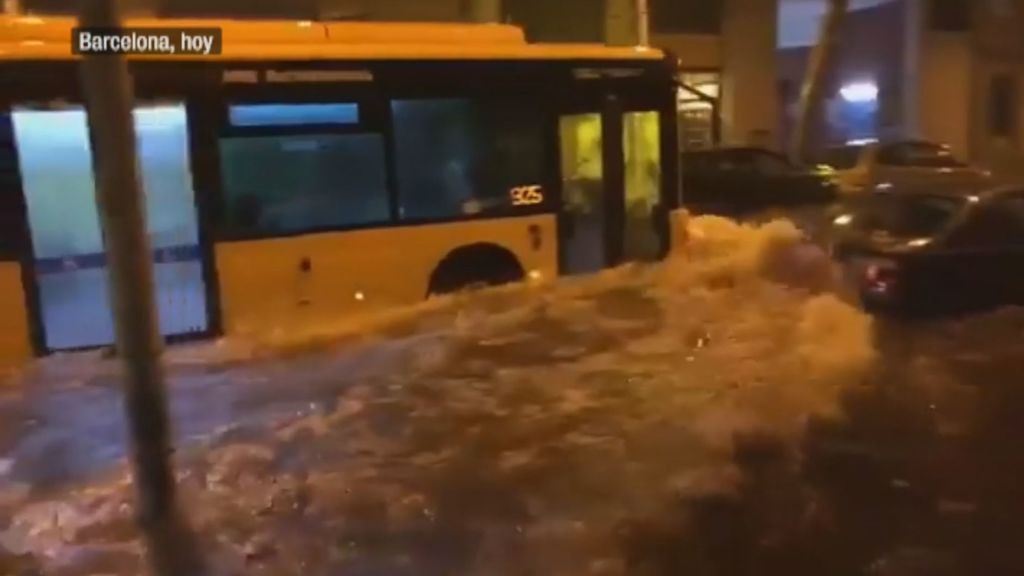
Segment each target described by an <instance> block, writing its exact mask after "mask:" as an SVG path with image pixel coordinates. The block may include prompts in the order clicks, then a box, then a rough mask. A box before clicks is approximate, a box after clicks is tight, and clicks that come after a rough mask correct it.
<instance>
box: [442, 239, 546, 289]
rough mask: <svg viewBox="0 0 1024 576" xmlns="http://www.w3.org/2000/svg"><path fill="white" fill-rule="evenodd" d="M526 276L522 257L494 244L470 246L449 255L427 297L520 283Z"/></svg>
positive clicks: (483, 243) (445, 258)
mask: <svg viewBox="0 0 1024 576" xmlns="http://www.w3.org/2000/svg"><path fill="white" fill-rule="evenodd" d="M525 277H526V272H525V270H524V269H523V265H522V264H521V263H520V262H519V258H518V257H516V255H515V254H514V253H513V252H512V251H511V250H509V249H508V248H505V247H503V246H500V245H498V244H493V243H490V242H478V243H474V244H466V245H464V246H460V247H458V248H456V249H454V250H452V251H451V252H449V253H448V254H447V255H446V256H445V257H444V258H442V259H441V261H440V262H439V263H438V264H437V266H436V267H435V268H434V271H433V272H432V273H431V274H430V284H429V286H428V288H427V297H428V298H429V297H430V296H440V295H443V294H452V293H454V292H459V291H462V290H467V289H473V288H477V287H486V286H501V285H504V284H513V283H515V282H520V281H522V280H523V279H524V278H525Z"/></svg>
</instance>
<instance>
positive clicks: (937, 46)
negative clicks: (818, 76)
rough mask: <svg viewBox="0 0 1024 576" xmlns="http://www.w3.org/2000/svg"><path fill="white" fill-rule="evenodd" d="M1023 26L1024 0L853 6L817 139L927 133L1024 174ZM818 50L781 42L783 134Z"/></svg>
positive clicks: (893, 0)
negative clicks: (1023, 122)
mask: <svg viewBox="0 0 1024 576" xmlns="http://www.w3.org/2000/svg"><path fill="white" fill-rule="evenodd" d="M1022 28H1024V0H984V1H981V0H888V1H886V2H883V3H881V4H878V5H875V6H872V7H869V8H865V9H862V10H857V11H854V12H851V13H850V14H849V15H848V17H847V19H846V22H845V24H844V28H843V31H842V36H841V38H840V48H839V53H838V55H837V58H836V61H835V65H834V66H833V68H832V70H831V77H830V78H829V80H828V83H829V89H828V91H827V93H828V94H829V96H828V99H827V105H826V111H827V113H826V115H825V117H824V118H822V119H820V122H819V123H818V125H817V126H816V129H815V131H814V132H815V134H814V136H815V141H816V143H817V144H819V145H824V144H835V143H841V142H844V141H848V140H856V139H860V138H879V137H886V136H889V135H898V136H907V137H921V138H925V139H929V140H933V141H937V142H941V143H944V144H947V145H949V146H950V147H951V148H952V149H953V150H954V151H955V152H956V153H957V154H958V155H959V156H961V157H962V158H964V159H967V160H970V161H972V162H975V163H978V164H980V165H983V166H986V167H988V168H990V169H992V170H993V171H995V172H996V173H997V174H998V175H1001V176H1003V177H1004V178H1006V179H1011V180H1024V140H1022V134H1021V116H1022V115H1024V94H1022V92H1021V85H1022V83H1024V35H1021V34H1020V30H1021V29H1022ZM809 52H810V48H809V47H790V48H783V49H781V50H780V51H779V63H778V69H779V76H780V94H781V100H782V102H783V110H782V114H781V116H782V118H783V129H782V132H783V134H786V133H787V132H788V130H789V129H791V127H792V125H793V122H794V114H795V106H796V102H797V99H798V94H799V86H800V82H801V81H802V79H803V75H804V71H805V69H806V64H807V59H808V55H809Z"/></svg>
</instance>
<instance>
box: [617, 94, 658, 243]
mask: <svg viewBox="0 0 1024 576" xmlns="http://www.w3.org/2000/svg"><path fill="white" fill-rule="evenodd" d="M622 154H623V161H624V162H625V166H624V169H623V174H624V176H625V186H624V187H623V197H624V201H625V207H624V217H625V218H624V226H623V228H624V232H623V250H622V255H623V258H624V259H625V260H627V261H641V262H650V261H654V260H657V259H658V258H659V257H660V256H661V252H662V241H661V235H660V234H659V232H658V229H659V228H658V214H659V208H660V204H661V189H662V181H661V179H662V174H661V118H660V115H659V114H658V112H657V111H653V110H650V111H640V112H625V113H624V114H623V115H622Z"/></svg>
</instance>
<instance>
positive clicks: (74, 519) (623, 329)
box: [0, 217, 875, 575]
mask: <svg viewBox="0 0 1024 576" xmlns="http://www.w3.org/2000/svg"><path fill="white" fill-rule="evenodd" d="M691 236H692V238H691V242H690V243H689V244H688V245H687V247H686V248H685V249H684V250H682V251H680V252H679V253H678V254H676V255H675V256H674V257H673V258H671V259H669V260H667V261H665V262H663V263H659V264H657V265H650V266H628V267H624V268H620V269H616V270H611V271H607V272H605V273H602V274H599V275H596V276H593V277H587V278H579V279H565V280H560V281H558V282H556V283H552V284H549V285H544V286H532V287H522V286H520V287H508V288H501V289H496V290H491V291H487V292H483V293H479V294H473V295H460V296H456V297H451V298H446V299H443V300H439V301H434V302H431V303H428V304H427V305H425V306H424V307H423V308H422V309H419V310H416V311H413V312H405V313H403V314H402V315H401V316H399V317H393V318H390V319H388V321H387V322H378V323H374V324H372V325H361V326H360V327H359V328H358V330H353V332H354V333H355V332H358V333H359V334H360V341H361V343H362V344H361V347H357V350H356V352H358V354H360V355H362V356H361V357H362V358H366V357H372V358H373V359H374V360H373V363H374V364H375V367H374V369H373V370H364V369H360V370H354V369H350V368H351V366H353V364H352V363H351V362H352V354H354V353H355V352H353V351H352V350H351V349H349V348H346V347H341V348H339V349H337V350H319V351H317V352H315V353H314V354H315V357H310V358H304V357H293V358H282V359H276V360H267V361H266V367H267V370H270V372H268V373H272V374H274V375H275V377H274V378H272V379H266V378H264V379H260V378H255V377H254V371H255V370H257V368H253V367H234V368H228V369H227V371H226V372H223V373H221V374H220V378H221V379H222V380H224V381H226V382H228V383H230V384H232V385H231V386H225V387H224V392H223V393H224V394H231V395H233V398H236V399H237V400H234V401H233V402H234V403H235V404H244V402H245V400H246V399H247V398H250V397H252V396H259V395H261V394H265V393H266V390H267V389H269V388H273V389H274V390H275V392H274V394H276V395H280V397H287V391H288V390H293V391H294V393H293V395H292V396H293V397H290V398H288V401H289V406H294V404H295V400H296V398H295V397H294V396H296V395H302V396H303V397H305V396H306V395H308V396H309V400H310V401H309V402H308V404H303V405H304V406H305V408H304V409H302V410H293V409H291V408H290V409H289V410H288V411H283V412H280V413H273V412H272V411H268V412H261V413H260V414H261V415H262V414H267V416H266V417H265V418H261V419H260V421H259V422H258V423H257V424H251V425H249V426H247V427H246V430H245V432H244V434H241V433H238V432H237V431H236V430H232V429H231V428H230V427H225V426H226V425H229V424H230V422H223V423H222V424H223V425H225V426H220V427H217V428H216V429H217V430H219V431H220V432H218V433H213V432H212V431H211V433H210V434H207V435H205V436H202V437H197V439H196V440H195V441H194V442H192V443H191V444H190V445H187V446H183V447H182V449H181V450H180V453H179V462H178V464H179V475H180V482H181V494H182V500H183V504H184V507H185V510H186V511H187V513H188V514H189V516H190V518H191V520H192V522H193V524H194V525H195V527H196V529H197V530H198V531H199V532H200V533H201V534H202V535H203V540H204V542H207V548H208V556H209V557H210V558H212V559H213V560H214V562H215V563H216V565H217V566H218V568H219V569H220V570H221V571H222V572H223V573H259V574H308V573H351V574H370V573H374V574H378V573H388V574H434V573H458V574H481V575H482V574H488V575H493V574H511V573H526V572H531V571H534V572H537V573H546V574H620V573H625V572H624V571H625V565H626V564H625V563H626V559H625V557H624V552H623V551H622V548H621V546H620V542H619V540H618V538H619V537H618V536H617V535H618V534H619V527H620V526H621V525H622V522H623V521H625V520H626V519H628V518H631V517H636V516H643V515H650V514H657V513H658V511H659V510H661V509H663V508H664V507H665V506H666V505H667V503H669V502H672V501H674V499H675V498H678V497H679V496H680V495H681V494H700V493H706V492H709V491H721V490H728V489H729V487H730V486H731V485H733V484H734V483H735V482H736V479H737V475H736V471H735V470H734V468H733V464H732V459H731V447H732V441H733V438H734V437H735V436H736V435H737V434H738V433H744V432H749V431H755V432H756V431H759V430H767V431H770V432H771V433H772V434H775V435H780V436H783V437H795V436H796V435H797V434H799V433H800V431H801V429H802V426H803V423H804V422H805V420H806V419H807V417H808V416H810V415H812V414H822V413H830V412H832V411H835V410H836V408H837V403H838V396H839V394H840V392H841V391H842V390H843V389H844V388H846V387H849V386H851V385H854V384H856V383H858V382H859V381H860V380H861V379H862V378H863V377H864V375H865V374H866V373H867V372H868V371H869V370H870V369H871V368H872V365H873V363H874V359H875V352H874V350H873V348H872V321H871V320H870V319H869V318H868V317H867V316H865V315H864V314H862V313H861V312H859V311H858V310H856V309H854V308H852V307H850V306H848V305H847V304H845V303H843V302H842V301H841V300H840V299H839V298H837V297H836V296H835V295H834V288H835V286H836V283H835V280H834V278H835V274H834V271H833V268H832V265H831V263H830V262H829V260H828V258H827V257H825V256H824V255H823V254H821V253H820V251H817V250H813V249H810V248H808V247H806V246H805V245H804V244H803V243H802V241H801V235H800V233H799V231H798V230H796V228H795V227H794V226H793V225H792V224H789V223H787V222H785V221H773V222H770V223H767V224H765V225H763V226H759V227H755V226H743V225H738V224H736V223H734V222H732V221H729V220H725V219H720V218H714V217H701V218H695V219H694V220H693V221H692V223H691ZM221 346H222V347H223V346H224V345H223V344H222V345H221ZM216 350H217V348H216V347H211V348H210V349H209V350H207V351H206V352H204V353H203V354H208V356H203V355H202V354H198V355H193V356H190V357H189V358H190V359H189V360H188V361H189V362H198V360H197V358H206V359H208V360H209V359H215V358H216V357H217V354H216ZM367 354H369V356H367ZM341 358H346V360H345V361H344V362H343V361H342V360H340V359H341ZM210 361H212V360H210ZM233 374H234V376H233ZM233 378H234V379H235V380H237V381H235V382H232V379H233ZM282 390H283V391H285V392H281V391H282ZM299 400H302V398H299ZM270 414H272V416H271V415H270ZM0 486H2V484H0ZM130 500H131V491H130V486H129V482H128V479H127V476H126V474H125V472H124V470H123V468H121V469H119V470H118V471H112V473H111V476H109V478H108V479H107V480H105V481H93V482H90V483H88V484H87V485H84V486H80V487H77V488H75V489H68V490H64V491H61V492H60V493H58V494H51V495H49V496H48V497H46V498H36V497H30V496H28V495H22V496H21V497H19V498H13V499H12V498H8V501H7V503H6V504H5V500H4V498H3V497H0V512H6V513H8V514H7V517H9V518H10V521H9V523H8V524H7V525H6V527H4V526H3V525H2V524H0V528H3V530H4V531H3V532H0V546H2V549H6V550H7V555H8V556H12V555H23V556H22V560H21V561H24V562H32V563H35V564H36V565H39V566H41V567H43V568H44V569H45V570H47V571H56V570H65V569H67V570H70V571H69V572H67V573H68V574H76V573H82V574H86V573H89V572H87V571H85V570H86V569H87V568H88V569H93V568H94V567H95V566H97V565H101V566H102V567H103V571H104V573H110V574H131V573H134V571H135V570H137V569H138V566H139V564H138V563H139V550H140V547H139V542H138V540H137V537H136V532H135V530H134V529H133V528H132V525H131V517H130V506H129V503H130ZM0 560H2V556H0ZM61 573H64V572H61Z"/></svg>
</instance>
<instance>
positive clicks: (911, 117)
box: [900, 0, 925, 137]
mask: <svg viewBox="0 0 1024 576" xmlns="http://www.w3.org/2000/svg"><path fill="white" fill-rule="evenodd" d="M902 1H903V9H904V29H903V78H902V80H901V82H902V84H901V86H900V87H901V89H902V95H903V109H902V111H901V122H900V124H901V126H900V127H901V128H902V131H903V134H904V135H905V136H908V137H917V136H920V133H921V107H920V106H919V105H918V102H919V99H920V88H919V84H920V83H921V43H922V42H923V41H924V23H925V20H924V6H923V5H922V4H923V2H922V0H902Z"/></svg>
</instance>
